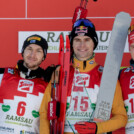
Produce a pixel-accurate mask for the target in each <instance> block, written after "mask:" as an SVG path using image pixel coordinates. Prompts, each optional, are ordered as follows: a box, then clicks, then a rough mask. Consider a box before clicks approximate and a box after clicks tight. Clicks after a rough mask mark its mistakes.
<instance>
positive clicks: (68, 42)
mask: <svg viewBox="0 0 134 134" xmlns="http://www.w3.org/2000/svg"><path fill="white" fill-rule="evenodd" d="M66 48H70V40H69V36H68V35H66Z"/></svg>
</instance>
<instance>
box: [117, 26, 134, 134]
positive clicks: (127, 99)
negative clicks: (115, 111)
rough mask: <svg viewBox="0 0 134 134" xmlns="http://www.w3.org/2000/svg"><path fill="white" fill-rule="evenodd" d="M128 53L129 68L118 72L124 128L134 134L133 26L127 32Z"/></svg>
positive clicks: (127, 133) (128, 133)
mask: <svg viewBox="0 0 134 134" xmlns="http://www.w3.org/2000/svg"><path fill="white" fill-rule="evenodd" d="M128 43H129V51H130V54H131V60H130V67H127V68H124V69H122V70H121V72H120V77H119V80H120V85H121V88H122V93H123V99H124V103H125V108H126V111H127V115H128V122H127V125H126V127H125V132H126V134H133V133H134V107H133V106H134V83H133V82H134V25H131V26H130V28H129V30H128Z"/></svg>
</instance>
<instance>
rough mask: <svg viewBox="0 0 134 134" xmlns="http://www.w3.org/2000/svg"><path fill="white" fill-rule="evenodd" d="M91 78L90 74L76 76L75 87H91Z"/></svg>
mask: <svg viewBox="0 0 134 134" xmlns="http://www.w3.org/2000/svg"><path fill="white" fill-rule="evenodd" d="M89 80H90V76H89V75H88V74H76V75H75V86H78V87H83V85H84V86H86V87H87V86H89Z"/></svg>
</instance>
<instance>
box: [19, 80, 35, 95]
mask: <svg viewBox="0 0 134 134" xmlns="http://www.w3.org/2000/svg"><path fill="white" fill-rule="evenodd" d="M33 87H34V83H33V82H32V81H29V80H20V81H19V85H18V91H21V92H26V93H32V92H33Z"/></svg>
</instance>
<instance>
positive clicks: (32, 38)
mask: <svg viewBox="0 0 134 134" xmlns="http://www.w3.org/2000/svg"><path fill="white" fill-rule="evenodd" d="M30 40H37V41H41V38H40V37H37V36H34V37H30V38H28V39H27V41H30Z"/></svg>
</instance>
